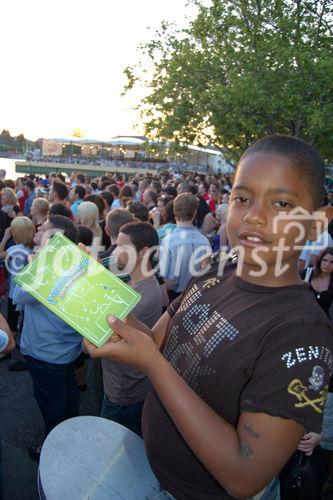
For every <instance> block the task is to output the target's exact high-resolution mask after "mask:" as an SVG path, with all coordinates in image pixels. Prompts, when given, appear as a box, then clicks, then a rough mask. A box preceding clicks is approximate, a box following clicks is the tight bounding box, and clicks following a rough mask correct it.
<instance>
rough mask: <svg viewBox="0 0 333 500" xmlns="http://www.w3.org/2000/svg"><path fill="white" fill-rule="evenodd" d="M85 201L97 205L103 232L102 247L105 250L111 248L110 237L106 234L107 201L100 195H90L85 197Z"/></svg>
mask: <svg viewBox="0 0 333 500" xmlns="http://www.w3.org/2000/svg"><path fill="white" fill-rule="evenodd" d="M84 201H91V202H92V203H95V205H96V207H97V208H98V215H99V220H98V223H99V225H100V228H101V230H102V243H101V245H102V246H103V247H104V248H105V249H106V248H109V246H110V244H111V242H110V238H109V236H108V235H107V234H106V232H105V217H106V213H107V211H108V210H107V206H106V202H105V199H104V198H103V197H102V196H101V195H99V194H88V195H87V196H85V197H84Z"/></svg>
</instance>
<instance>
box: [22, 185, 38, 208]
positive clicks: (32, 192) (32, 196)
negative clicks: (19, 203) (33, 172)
mask: <svg viewBox="0 0 333 500" xmlns="http://www.w3.org/2000/svg"><path fill="white" fill-rule="evenodd" d="M25 188H26V190H27V193H28V198H27V199H26V200H25V203H24V215H29V214H30V211H31V205H32V202H33V201H34V199H35V198H36V193H35V184H34V182H33V181H31V180H29V181H27V182H26V184H25Z"/></svg>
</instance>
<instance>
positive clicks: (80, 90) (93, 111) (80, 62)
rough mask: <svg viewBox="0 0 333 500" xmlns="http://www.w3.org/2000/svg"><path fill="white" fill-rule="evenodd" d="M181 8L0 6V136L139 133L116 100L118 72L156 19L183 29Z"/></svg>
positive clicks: (26, 1) (132, 99) (158, 4)
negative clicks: (5, 131) (6, 133)
mask: <svg viewBox="0 0 333 500" xmlns="http://www.w3.org/2000/svg"><path fill="white" fill-rule="evenodd" d="M194 13H195V11H194V8H193V7H189V6H186V0H140V1H138V0H121V1H117V0H94V1H90V0H57V2H55V1H53V2H51V1H50V0H10V1H4V2H2V5H1V15H0V46H1V47H2V50H1V59H0V65H1V79H0V99H1V100H0V102H1V104H0V131H1V130H3V129H4V128H6V129H8V130H9V131H10V133H11V135H17V134H19V133H21V132H22V133H24V135H25V137H27V138H29V139H33V140H35V139H37V138H39V137H45V138H52V137H69V136H70V135H71V134H72V132H73V130H74V129H76V128H79V129H81V130H82V132H83V135H84V137H86V138H94V139H109V138H111V137H114V136H116V135H129V134H131V135H133V134H138V133H142V132H143V130H142V129H141V130H140V128H138V129H134V128H133V125H134V124H135V123H136V122H139V121H140V120H139V117H138V114H137V112H135V111H134V110H133V109H132V108H133V107H134V106H135V105H136V104H137V102H138V99H139V98H140V94H137V95H135V94H134V93H133V92H131V94H130V95H128V96H125V97H121V96H120V93H121V91H122V88H123V85H124V83H125V78H124V76H123V70H124V68H125V67H126V66H127V65H129V64H134V63H135V62H136V61H137V60H138V57H139V53H138V51H137V47H138V44H139V43H140V42H142V41H145V40H149V39H150V38H151V37H152V34H153V33H154V31H155V29H157V28H158V26H159V24H160V22H161V21H162V20H163V19H167V20H169V21H174V22H176V23H177V25H179V26H185V25H186V23H187V22H188V21H186V18H189V17H191V16H193V15H194Z"/></svg>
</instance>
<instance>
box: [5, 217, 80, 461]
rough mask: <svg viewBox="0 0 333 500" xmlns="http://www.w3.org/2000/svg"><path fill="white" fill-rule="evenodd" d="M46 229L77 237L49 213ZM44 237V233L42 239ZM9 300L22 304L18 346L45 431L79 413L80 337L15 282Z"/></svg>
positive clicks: (70, 227) (68, 223)
mask: <svg viewBox="0 0 333 500" xmlns="http://www.w3.org/2000/svg"><path fill="white" fill-rule="evenodd" d="M47 229H48V230H49V234H50V235H51V232H53V233H54V232H55V230H57V229H58V230H59V231H61V232H62V233H63V234H64V236H66V237H67V238H69V239H70V240H71V241H73V242H74V243H76V241H77V230H76V227H75V226H74V224H73V223H72V221H71V220H70V219H68V218H67V217H64V216H62V215H51V216H50V218H49V221H48V228H47ZM46 241H47V238H45V234H44V239H43V243H44V244H45V242H46ZM13 303H14V304H18V305H20V306H24V320H23V330H22V336H21V343H20V349H21V353H22V354H23V355H24V356H25V358H26V361H27V368H28V370H29V372H30V375H31V378H32V382H33V388H34V396H35V398H36V401H37V403H38V406H39V409H40V411H41V413H42V415H43V419H44V422H45V433H46V435H47V434H48V433H49V432H50V431H51V430H52V429H53V428H54V427H55V426H56V425H58V424H59V423H60V422H62V421H63V420H66V419H67V418H71V417H75V416H77V415H78V413H79V399H80V393H79V388H78V384H77V382H76V380H75V360H76V359H77V358H78V356H79V355H80V353H81V351H82V348H81V342H82V337H81V336H80V335H79V334H78V333H77V332H76V331H75V330H73V328H71V327H70V326H68V325H67V323H65V322H64V321H63V320H62V319H60V318H58V316H56V315H55V314H54V313H52V312H51V311H50V310H49V309H48V308H47V307H45V306H44V305H43V304H41V303H40V302H38V301H37V300H36V299H35V298H34V297H32V295H30V294H29V293H28V292H26V291H24V290H23V289H22V288H21V287H20V286H18V285H16V287H15V290H14V296H13ZM40 450H41V446H39V447H37V448H34V449H32V448H30V449H29V453H30V455H31V457H32V458H34V459H38V458H39V454H40Z"/></svg>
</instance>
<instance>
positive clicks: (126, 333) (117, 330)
mask: <svg viewBox="0 0 333 500" xmlns="http://www.w3.org/2000/svg"><path fill="white" fill-rule="evenodd" d="M107 321H108V323H109V325H110V326H111V328H112V331H113V332H114V334H116V335H118V336H119V337H121V338H123V339H125V340H130V339H131V338H132V337H133V335H135V332H137V330H135V329H134V328H132V327H131V326H129V325H126V324H125V323H124V322H123V321H121V320H120V319H118V318H116V317H115V316H108V317H107ZM111 338H112V337H111Z"/></svg>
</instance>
